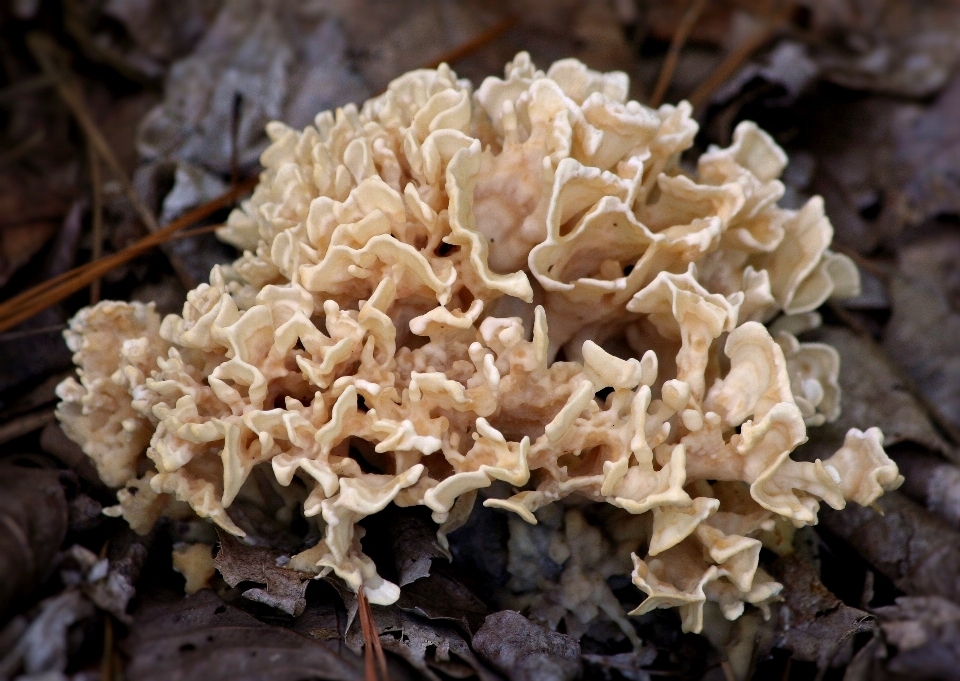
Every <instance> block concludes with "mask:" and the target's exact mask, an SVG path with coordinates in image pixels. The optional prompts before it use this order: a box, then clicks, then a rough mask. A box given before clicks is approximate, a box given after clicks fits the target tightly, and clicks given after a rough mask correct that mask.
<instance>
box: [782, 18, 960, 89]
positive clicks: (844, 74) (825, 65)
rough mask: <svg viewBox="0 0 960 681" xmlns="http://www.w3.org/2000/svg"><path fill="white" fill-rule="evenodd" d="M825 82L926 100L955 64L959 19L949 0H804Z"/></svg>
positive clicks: (959, 51)
mask: <svg viewBox="0 0 960 681" xmlns="http://www.w3.org/2000/svg"><path fill="white" fill-rule="evenodd" d="M798 4H800V5H803V6H806V7H807V8H808V9H809V10H810V12H811V15H812V16H811V23H812V28H813V30H814V31H817V32H820V34H821V35H823V36H831V35H832V36H833V37H834V39H833V40H830V39H827V40H817V41H815V44H816V46H817V48H818V49H817V52H816V58H817V62H818V64H819V65H820V68H821V69H822V70H823V73H824V77H825V78H826V79H827V80H830V81H832V82H834V83H837V84H838V85H842V86H844V87H848V88H851V89H854V90H874V91H877V92H883V93H889V94H894V95H900V96H906V97H927V96H929V95H932V94H935V93H936V92H937V91H938V90H939V89H940V88H942V87H943V86H944V84H945V83H946V82H947V80H948V79H949V78H950V75H951V74H952V73H953V71H954V69H955V67H956V65H957V62H958V60H960V40H958V38H960V16H958V15H957V12H956V9H955V8H956V5H955V4H954V3H953V2H951V1H950V0H934V1H932V2H923V3H919V4H914V3H903V2H897V1H896V0H874V1H872V2H858V1H857V0H842V1H840V2H837V1H836V0H803V1H802V2H800V3H798Z"/></svg>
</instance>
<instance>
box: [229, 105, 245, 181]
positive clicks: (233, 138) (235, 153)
mask: <svg viewBox="0 0 960 681" xmlns="http://www.w3.org/2000/svg"><path fill="white" fill-rule="evenodd" d="M242 108H243V94H242V93H240V92H234V93H233V107H232V108H231V109H230V186H231V187H236V186H237V182H238V181H239V180H240V143H239V137H240V111H241V109H242Z"/></svg>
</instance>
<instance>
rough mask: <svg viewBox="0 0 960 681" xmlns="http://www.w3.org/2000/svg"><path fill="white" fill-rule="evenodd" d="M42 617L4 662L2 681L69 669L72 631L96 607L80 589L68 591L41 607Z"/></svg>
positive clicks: (0, 668)
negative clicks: (24, 675) (25, 675)
mask: <svg viewBox="0 0 960 681" xmlns="http://www.w3.org/2000/svg"><path fill="white" fill-rule="evenodd" d="M37 609H38V614H37V615H36V617H34V618H33V621H32V622H30V625H29V626H28V627H27V628H26V630H25V631H24V632H23V634H22V635H21V636H20V638H19V640H18V641H17V644H16V645H15V646H14V648H13V650H11V651H10V652H9V653H7V655H6V656H5V657H4V658H3V659H0V678H8V677H12V676H14V675H16V674H17V672H19V671H23V672H24V673H25V674H28V675H30V674H37V675H38V676H39V675H40V674H54V675H55V676H54V677H53V678H59V677H58V676H56V674H57V673H58V672H59V673H62V672H64V671H66V669H67V663H68V661H69V654H70V652H71V650H70V647H71V646H70V640H69V632H70V628H71V627H72V626H73V625H74V624H76V623H78V622H81V621H82V620H85V619H87V618H88V617H91V616H92V615H93V613H94V608H93V604H92V603H91V602H90V601H89V600H87V599H86V598H85V597H84V596H83V594H82V593H81V592H80V590H79V589H67V590H66V591H63V592H62V593H59V594H57V595H55V596H51V597H49V598H47V599H45V600H43V601H41V602H40V604H39V605H38V606H37Z"/></svg>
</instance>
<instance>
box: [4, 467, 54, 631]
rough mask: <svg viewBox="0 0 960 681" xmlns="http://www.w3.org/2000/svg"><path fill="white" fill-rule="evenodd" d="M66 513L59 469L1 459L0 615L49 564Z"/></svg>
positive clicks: (25, 593) (26, 591)
mask: <svg viewBox="0 0 960 681" xmlns="http://www.w3.org/2000/svg"><path fill="white" fill-rule="evenodd" d="M67 513H68V511H67V500H66V497H65V495H64V492H63V486H62V485H61V484H60V480H59V473H58V472H57V471H52V470H40V469H36V468H25V467H23V466H16V465H13V464H10V463H2V464H0V620H3V619H6V617H5V614H6V612H7V609H8V608H10V607H11V606H12V605H13V604H14V603H16V602H17V601H22V599H23V598H25V597H27V596H29V594H30V593H31V592H32V591H33V589H34V588H35V587H36V586H38V585H39V584H40V583H41V582H42V581H43V580H44V579H45V578H46V577H47V575H48V574H49V573H50V570H52V569H53V563H54V558H55V556H56V554H57V551H58V550H59V549H60V544H61V542H63V538H64V536H65V535H66V532H67Z"/></svg>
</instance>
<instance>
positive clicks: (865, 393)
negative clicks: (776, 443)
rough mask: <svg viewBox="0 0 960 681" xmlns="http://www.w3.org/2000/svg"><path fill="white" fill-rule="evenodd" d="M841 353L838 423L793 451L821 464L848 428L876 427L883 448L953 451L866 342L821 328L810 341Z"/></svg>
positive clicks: (896, 371)
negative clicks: (910, 445)
mask: <svg viewBox="0 0 960 681" xmlns="http://www.w3.org/2000/svg"><path fill="white" fill-rule="evenodd" d="M812 338H813V339H815V340H817V341H818V342H822V343H827V344H828V345H831V346H832V347H833V348H835V349H836V350H837V352H838V353H840V389H841V396H840V401H841V411H840V417H839V418H838V419H837V420H836V421H834V422H833V423H828V424H825V425H823V426H821V427H818V428H816V429H811V430H810V432H809V436H810V441H809V443H807V444H805V445H802V446H801V447H800V448H799V449H798V455H799V456H801V457H803V458H805V459H807V460H813V459H814V458H821V459H823V458H826V457H828V456H830V454H831V453H832V452H834V451H836V449H837V448H839V447H840V446H841V445H842V444H843V438H844V435H845V434H846V433H847V431H848V430H849V429H850V428H859V429H861V430H866V429H867V428H869V427H871V426H879V427H880V429H881V430H883V438H884V439H883V442H884V446H886V447H891V446H893V445H896V444H900V443H902V442H914V443H916V444H919V445H922V446H924V447H926V448H927V449H929V450H931V451H934V452H939V453H940V454H943V455H946V456H954V450H953V448H952V447H951V446H950V445H949V444H948V443H947V442H946V441H944V439H943V438H942V437H941V436H940V434H939V433H938V432H937V431H936V429H935V428H934V427H933V425H932V424H931V422H930V419H929V417H928V416H927V414H926V412H925V411H924V409H923V407H922V405H921V404H920V403H919V402H918V401H917V399H916V398H915V397H913V395H912V394H911V393H910V392H909V390H908V389H907V387H906V385H904V380H903V378H902V377H901V376H900V372H901V370H900V369H899V368H898V367H896V366H894V365H893V363H892V362H891V360H890V357H889V356H888V355H887V353H886V352H884V351H883V349H882V348H881V347H879V346H878V345H877V344H876V343H874V342H873V341H871V340H870V339H868V338H865V337H863V336H861V335H858V334H856V333H854V332H853V331H851V330H849V329H846V328H842V327H830V326H827V327H823V328H822V329H819V330H817V332H816V333H815V334H814V335H812Z"/></svg>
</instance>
